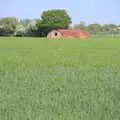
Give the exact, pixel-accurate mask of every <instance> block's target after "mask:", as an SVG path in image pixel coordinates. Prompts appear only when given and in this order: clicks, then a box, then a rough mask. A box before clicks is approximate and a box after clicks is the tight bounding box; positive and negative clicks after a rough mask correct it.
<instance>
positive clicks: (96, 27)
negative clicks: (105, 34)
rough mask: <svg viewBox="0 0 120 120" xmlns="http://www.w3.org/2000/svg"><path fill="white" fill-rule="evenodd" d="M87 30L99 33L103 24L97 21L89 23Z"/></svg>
mask: <svg viewBox="0 0 120 120" xmlns="http://www.w3.org/2000/svg"><path fill="white" fill-rule="evenodd" d="M87 30H88V31H89V32H91V33H94V34H96V33H99V32H101V25H100V24H97V23H95V24H89V25H88V26H87Z"/></svg>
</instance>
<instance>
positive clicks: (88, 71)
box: [0, 37, 120, 120]
mask: <svg viewBox="0 0 120 120" xmlns="http://www.w3.org/2000/svg"><path fill="white" fill-rule="evenodd" d="M0 120H120V39H118V38H116V39H109V38H107V39H103V38H102V39H95V38H93V39H89V40H79V39H69V40H68V39H61V40H52V39H45V38H44V39H43V38H12V37H10V38H5V37H3V38H2V37H1V38H0Z"/></svg>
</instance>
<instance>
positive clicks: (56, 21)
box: [40, 10, 71, 28]
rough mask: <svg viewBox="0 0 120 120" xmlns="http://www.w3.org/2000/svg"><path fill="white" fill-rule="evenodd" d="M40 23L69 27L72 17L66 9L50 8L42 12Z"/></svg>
mask: <svg viewBox="0 0 120 120" xmlns="http://www.w3.org/2000/svg"><path fill="white" fill-rule="evenodd" d="M40 24H48V25H60V26H62V27H64V28H68V26H69V25H70V24H71V17H70V16H69V15H68V13H67V12H66V11H65V10H48V11H44V12H43V13H42V15H41V20H40Z"/></svg>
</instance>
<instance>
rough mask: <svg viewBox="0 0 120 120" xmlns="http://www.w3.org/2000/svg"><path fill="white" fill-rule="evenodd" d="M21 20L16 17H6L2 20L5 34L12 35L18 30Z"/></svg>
mask: <svg viewBox="0 0 120 120" xmlns="http://www.w3.org/2000/svg"><path fill="white" fill-rule="evenodd" d="M18 22H19V20H18V19H17V18H15V17H5V18H2V19H0V26H2V27H1V28H2V29H3V34H5V35H12V34H14V32H15V30H16V26H17V25H18Z"/></svg>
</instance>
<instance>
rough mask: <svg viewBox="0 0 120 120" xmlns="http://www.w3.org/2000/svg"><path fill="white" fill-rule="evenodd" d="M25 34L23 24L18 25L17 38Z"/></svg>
mask: <svg viewBox="0 0 120 120" xmlns="http://www.w3.org/2000/svg"><path fill="white" fill-rule="evenodd" d="M24 34H25V28H24V26H23V25H21V24H19V25H17V27H16V30H15V34H14V35H15V36H24Z"/></svg>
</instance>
